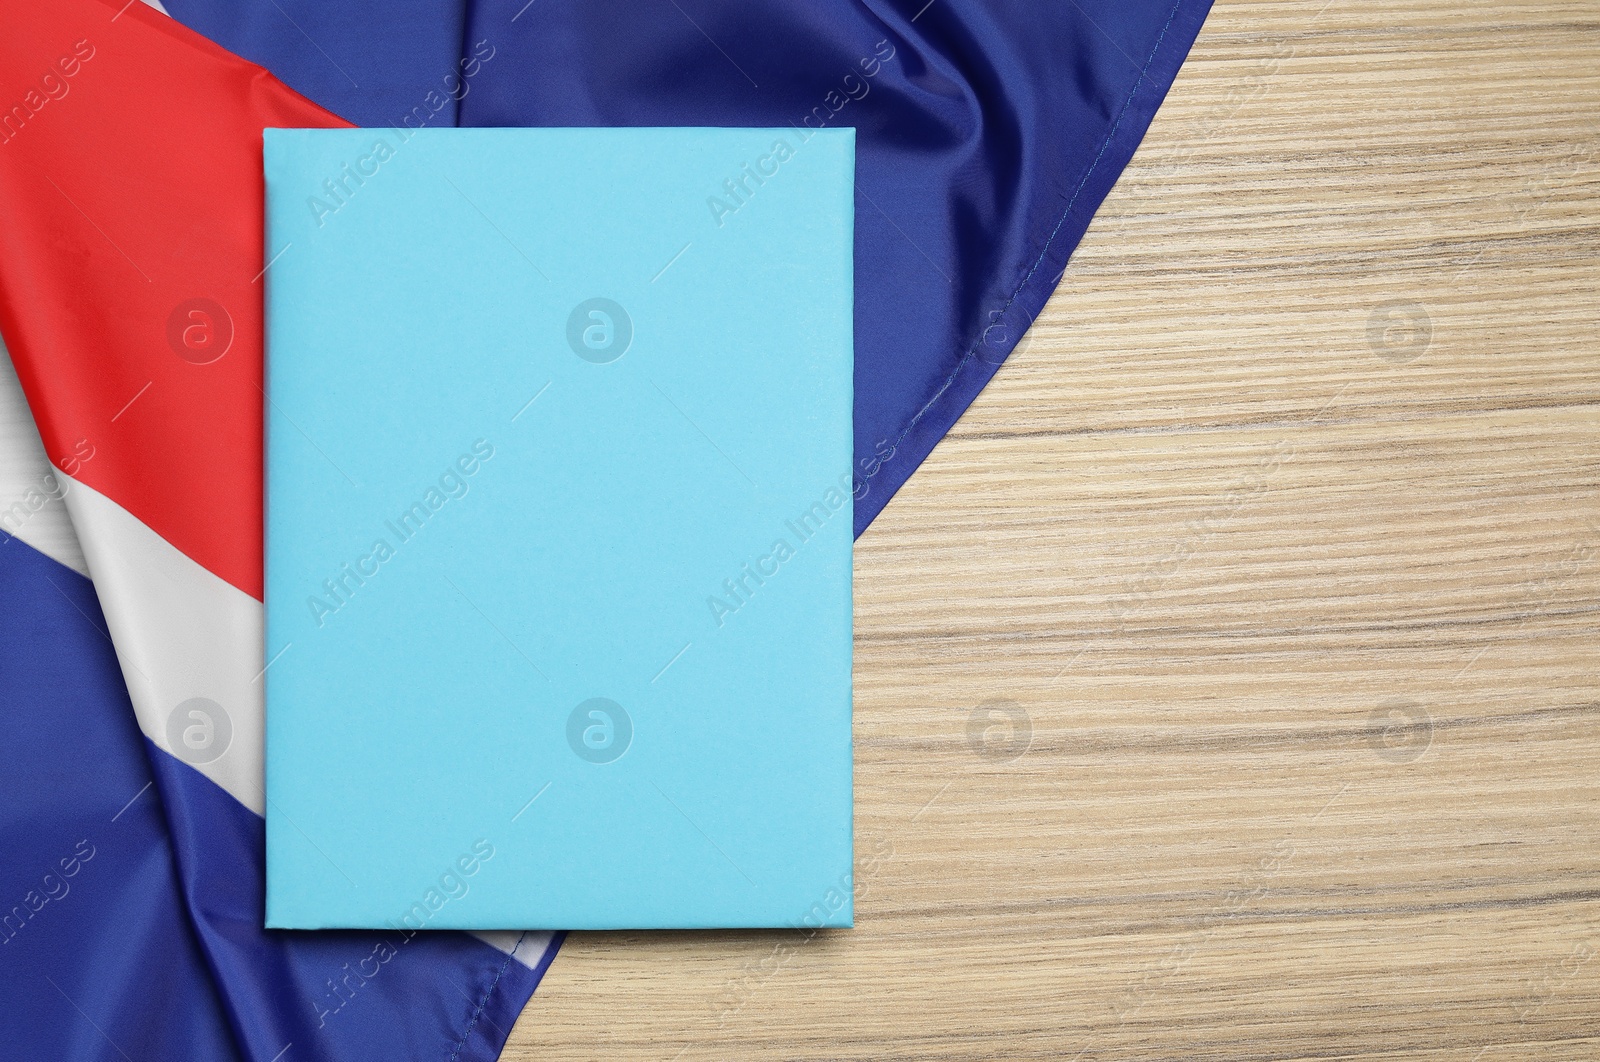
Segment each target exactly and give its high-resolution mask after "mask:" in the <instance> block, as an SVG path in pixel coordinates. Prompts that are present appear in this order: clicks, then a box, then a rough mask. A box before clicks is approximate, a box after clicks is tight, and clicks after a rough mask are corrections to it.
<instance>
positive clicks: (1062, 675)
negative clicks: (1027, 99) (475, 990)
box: [506, 0, 1600, 1062]
mask: <svg viewBox="0 0 1600 1062" xmlns="http://www.w3.org/2000/svg"><path fill="white" fill-rule="evenodd" d="M1319 8H1320V11H1319ZM1597 126H1600V4H1597V3H1595V2H1593V0H1589V2H1583V3H1577V2H1574V3H1553V2H1526V3H1488V4H1468V5H1463V4H1460V3H1444V2H1442V0H1437V2H1436V0H1426V2H1422V0H1405V2H1400V3H1380V2H1377V0H1331V2H1330V3H1328V4H1327V5H1326V6H1323V5H1322V4H1321V2H1320V0H1317V2H1314V3H1311V4H1294V3H1279V2H1270V0H1262V2H1253V3H1245V2H1237V0H1221V2H1219V3H1218V4H1217V6H1216V8H1215V10H1214V11H1213V13H1212V15H1211V18H1210V21H1209V22H1208V24H1207V26H1206V28H1205V30H1204V32H1203V33H1202V35H1201V37H1200V40H1199V42H1198V44H1197V46H1196V48H1195V50H1194V53H1193V57H1192V58H1191V60H1190V62H1189V64H1188V66H1187V67H1186V68H1185V69H1184V71H1183V73H1182V75H1181V76H1180V77H1179V79H1178V82H1177V85H1176V87H1175V88H1174V90H1173V92H1172V94H1171V96H1170V97H1169V98H1168V100H1167V102H1166V104H1165V106H1164V107H1163V109H1162V111H1161V113H1160V115H1159V116H1158V118H1157V120H1156V122H1155V124H1154V126H1153V128H1152V129H1151V131H1150V134H1149V136H1148V137H1147V139H1146V141H1145V144H1144V146H1143V147H1142V148H1141V149H1140V151H1139V154H1138V156H1137V157H1136V158H1135V159H1134V161H1133V164H1132V165H1131V166H1130V167H1129V169H1128V170H1127V172H1126V174H1125V175H1124V177H1123V179H1122V181H1121V183H1120V184H1119V185H1118V187H1117V188H1116V190H1115V191H1114V192H1113V193H1112V195H1111V197H1110V198H1109V199H1108V200H1107V202H1106V204H1105V206H1104V208H1103V209H1102V210H1101V212H1100V215H1099V217H1098V218H1097V220H1096V221H1095V223H1094V226H1093V228H1092V229H1091V230H1090V232H1089V235H1088V237H1087V238H1086V239H1085V240H1084V242H1083V244H1082V246H1081V247H1080V248H1079V250H1078V252H1077V254H1076V256H1075V257H1074V258H1073V261H1072V264H1071V267H1070V268H1069V269H1068V271H1067V273H1066V276H1065V278H1064V280H1063V282H1062V284H1061V287H1060V289H1059V290H1058V292H1057V294H1056V296H1055V299H1054V300H1053V301H1052V302H1051V304H1050V306H1049V308H1048V310H1047V312H1046V313H1045V314H1044V315H1043V316H1042V317H1041V318H1040V320H1039V322H1038V323H1037V325H1036V326H1035V328H1034V330H1033V331H1032V332H1031V333H1030V335H1029V336H1028V338H1027V339H1026V340H1025V341H1024V343H1023V344H1022V346H1021V347H1020V348H1019V350H1018V351H1017V353H1016V354H1015V355H1013V357H1012V358H1011V359H1010V361H1009V362H1008V363H1007V364H1006V366H1005V367H1004V368H1003V369H1002V370H1001V372H1000V374H999V375H998V377H997V378H996V379H995V381H994V382H993V384H992V385H991V386H990V387H989V388H988V390H987V391H986V392H985V393H984V394H983V395H982V397H981V398H980V399H979V400H978V402H977V403H976V404H975V405H974V406H973V408H972V409H971V411H970V412H969V413H968V414H967V415H966V416H965V417H964V418H963V419H962V421H961V422H960V423H959V424H958V425H957V427H956V429H955V430H954V431H953V432H952V433H951V434H950V436H949V438H948V439H947V440H946V441H945V442H944V443H943V444H941V445H940V446H939V448H938V450H937V451H936V452H935V453H934V455H933V456H932V458H931V459H930V460H929V461H928V462H927V464H926V465H925V466H924V467H923V468H922V469H921V471H919V472H918V473H917V474H916V476H915V477H913V479H912V481H911V483H910V484H909V485H908V486H907V487H906V488H905V489H904V490H903V491H902V492H901V493H900V495H899V496H898V497H897V498H896V499H895V501H894V502H893V503H892V504H891V505H890V506H889V508H888V510H887V511H886V512H885V513H884V514H883V516H882V517H880V518H879V520H878V521H877V523H876V524H875V525H874V526H873V527H872V528H871V529H870V530H869V531H868V533H867V534H866V535H865V536H864V537H863V538H862V539H861V540H860V542H859V544H858V551H857V555H856V578H857V583H856V607H857V619H856V651H857V658H856V671H855V688H856V714H855V739H856V800H857V812H856V816H857V817H856V824H857V826H856V828H857V838H858V839H857V849H858V856H859V860H860V861H859V863H858V880H857V918H858V921H857V926H858V928H856V929H855V930H853V931H849V932H839V933H832V934H827V935H818V936H815V937H812V938H809V939H807V938H805V937H804V936H802V935H801V934H799V933H797V932H782V933H779V932H774V933H731V932H730V933H666V934H644V933H616V934H574V935H573V936H572V937H570V938H569V940H568V943H567V945H566V947H565V949H564V950H563V951H562V953H561V955H560V957H559V958H558V959H557V960H556V962H555V964H554V965H553V966H552V967H551V969H550V972H549V974H548V976H547V977H546V979H545V982H544V985H543V986H542V987H541V988H540V990H539V992H538V994H537V995H536V996H535V997H534V999H533V1002H532V1003H531V1004H530V1005H529V1007H528V1008H527V1010H526V1011H525V1013H524V1015H523V1017H522V1019H521V1021H520V1022H519V1023H518V1025H517V1027H516V1029H515V1030H514V1031H513V1034H512V1038H511V1046H510V1047H509V1049H508V1051H507V1054H506V1057H507V1058H508V1059H510V1060H514V1062H515V1060H533V1059H540V1060H558V1059H584V1060H590V1059H627V1060H646V1059H648V1060H660V1062H674V1060H682V1062H694V1060H701V1059H905V1060H910V1059H980V1058H982V1059H987V1058H1008V1059H1063V1058H1084V1059H1091V1058H1092V1059H1110V1058H1117V1059H1157V1058H1207V1059H1210V1058H1215V1059H1269V1058H1270V1059H1312V1058H1316V1059H1324V1058H1380V1057H1381V1058H1396V1057H1399V1058H1417V1059H1455V1060H1461V1062H1477V1060H1480V1059H1481V1060H1482V1062H1500V1060H1503V1059H1517V1058H1547V1059H1578V1058H1600V961H1597V960H1600V954H1597V953H1600V843H1597V842H1600V781H1597V777H1596V772H1597V768H1600V677H1597V673H1596V649H1597V646H1600V640H1597V635H1600V494H1597V482H1600V475H1597V473H1600V469H1597V454H1600V340H1597V334H1600V295H1597V291H1600V256H1597V243H1600V173H1597V163H1600V136H1597V133H1596V129H1597ZM986 723H987V724H988V725H987V727H986V726H985V724H986Z"/></svg>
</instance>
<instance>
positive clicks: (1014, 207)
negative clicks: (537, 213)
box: [167, 0, 1210, 534]
mask: <svg viewBox="0 0 1600 1062" xmlns="http://www.w3.org/2000/svg"><path fill="white" fill-rule="evenodd" d="M167 7H168V9H169V10H170V11H171V12H172V13H173V14H174V15H175V16H177V17H178V18H180V19H182V20H184V21H186V22H187V23H188V24H189V25H191V26H192V27H194V28H195V29H198V30H199V31H200V32H202V33H205V34H207V35H208V36H211V37H212V38H213V39H214V40H216V41H218V42H219V43H221V44H223V45H224V46H226V47H228V48H230V49H232V50H234V51H236V52H239V53H240V54H242V55H244V56H246V57H247V58H250V59H253V60H255V61H256V62H259V63H261V64H262V65H264V66H266V67H268V68H269V69H271V70H272V71H273V72H274V73H275V74H277V75H278V76H279V77H280V78H282V79H283V80H284V81H286V82H288V83H289V84H290V85H292V86H294V87H295V88H298V89H299V90H300V91H302V92H304V93H306V94H307V95H309V96H310V97H311V98H312V99H313V100H315V101H316V102H318V103H320V104H322V105H323V106H325V107H327V108H329V109H330V110H333V111H335V112H336V113H338V114H340V115H343V116H344V117H345V118H348V119H349V120H351V121H354V122H357V123H359V124H364V125H400V124H404V125H418V124H429V125H445V124H451V123H452V122H453V123H457V124H461V125H534V126H550V125H606V126H630V125H634V126H648V125H713V126H776V127H789V128H792V129H793V130H794V134H793V136H794V143H795V144H796V145H798V144H799V143H800V142H802V141H803V138H804V137H805V136H806V135H807V130H808V129H815V128H819V127H837V126H845V125H848V126H854V127H855V128H856V130H857V134H856V135H857V140H856V143H857V168H858V176H857V201H856V218H857V223H856V303H855V341H856V370H855V373H856V379H855V385H856V386H855V451H856V453H855V456H856V468H855V476H856V486H855V498H856V500H855V530H856V533H857V534H860V533H861V532H862V531H863V530H864V529H865V528H866V527H867V525H868V524H869V523H871V522H872V519H873V518H874V517H875V516H876V515H877V514H878V512H879V511H881V510H882V508H883V506H884V505H885V503H887V502H888V500H889V499H890V498H891V497H892V496H893V495H894V493H895V492H896V491H897V490H898V489H899V488H900V486H901V485H902V484H903V483H904V482H905V481H906V479H907V478H908V477H909V476H910V475H911V473H912V472H913V471H914V470H915V469H916V467H917V466H918V465H919V464H920V463H921V462H922V460H923V459H924V458H925V457H926V456H927V455H928V454H929V452H931V451H932V449H933V447H934V446H935V445H936V444H937V443H938V441H939V440H940V439H941V438H942V437H943V436H944V434H945V432H947V431H948V430H949V429H950V427H951V426H952V425H953V424H954V423H955V422H956V420H957V418H959V417H960V415H961V413H962V412H963V411H964V410H965V409H966V408H967V406H968V404H970V403H971V401H972V400H973V399H974V398H975V397H976V396H977V395H978V393H979V392H980V391H981V390H982V389H983V387H984V385H985V384H987V383H988V381H989V379H990V378H991V377H992V376H993V375H994V373H995V371H996V370H997V369H998V367H999V366H1000V364H1001V363H1002V362H1004V360H1005V359H1006V357H1007V356H1008V355H1009V354H1010V353H1011V351H1012V349H1013V348H1014V347H1015V345H1016V344H1017V342H1018V341H1019V340H1020V339H1021V338H1022V336H1023V334H1024V333H1025V332H1026V330H1027V328H1028V326H1029V325H1030V324H1031V323H1032V322H1033V319H1034V318H1035V317H1036V316H1037V315H1038V313H1039V311H1040V310H1041V309H1042V308H1043V306H1044V303H1045V301H1046V300H1047V299H1048V298H1049V297H1050V294H1051V292H1052V291H1053V290H1054V289H1055V287H1056V284H1057V282H1058V280H1059V279H1060V277H1061V275H1062V273H1063V271H1064V270H1065V268H1066V264H1067V259H1068V257H1069V255H1070V254H1071V252H1072V250H1073V248H1075V247H1076V246H1077V244H1078V241H1079V240H1080V239H1081V238H1082V236H1083V233H1084V231H1085V230H1086V229H1087V227H1088V225H1089V222H1090V219H1091V218H1092V217H1093V215H1094V212H1095V210H1096V209H1097V208H1098V207H1099V205H1100V203H1101V201H1102V200H1103V199H1104V198H1105V196H1106V194H1107V193H1108V192H1109V191H1110V190H1111V187H1112V186H1113V185H1114V184H1115V183H1116V180H1117V177H1118V176H1119V175H1120V174H1121V172H1122V170H1123V168H1124V167H1125V166H1126V164H1127V162H1128V160H1129V159H1130V158H1131V157H1132V156H1133V153H1134V150H1135V149H1136V148H1137V147H1138V144H1139V141H1140V139H1141V138H1142V137H1143V135H1144V133H1145V130H1146V128H1147V127H1148V126H1149V123H1150V121H1151V119H1152V118H1153V117H1154V115H1155V112H1156V109H1157V107H1158V106H1159V105H1160V103H1161V101H1162V99H1163V98H1164V97H1165V95H1166V92H1167V90H1168V88H1169V87H1170V86H1171V84H1172V80H1173V78H1174V77H1175V76H1176V74H1177V72H1178V69H1179V67H1180V66H1181V65H1182V63H1183V60H1184V58H1185V56H1186V55H1187V54H1188V51H1189V47H1190V45H1191V44H1192V43H1193V41H1194V38H1195V35H1196V34H1197V33H1198V32H1199V30H1200V26H1201V24H1202V22H1203V21H1204V19H1205V16H1206V12H1207V10H1208V9H1209V7H1210V0H1068V2H1067V3H1057V4H1043V3H1038V2H1035V0H904V2H894V3H890V2H886V0H871V2H863V0H768V2H764V3H760V4H751V3H743V2H738V0H645V2H640V0H405V2H400V3H393V2H387V3H378V2H376V0H359V2H351V3H342V4H328V3H324V2H320V0H167ZM649 164H650V163H649V159H647V158H641V159H639V165H640V166H641V167H647V166H649ZM766 168H770V165H769V166H768V167H766ZM781 179H782V176H781V170H780V171H778V172H775V173H767V172H764V167H763V165H762V162H761V160H760V159H759V158H757V159H751V160H750V171H749V172H746V171H743V170H741V171H740V172H735V173H730V174H728V178H727V182H728V183H727V184H725V185H723V186H718V187H713V188H708V189H706V198H707V209H708V210H709V211H711V212H712V213H713V215H714V216H718V217H720V218H726V217H727V216H729V215H730V214H735V213H737V211H738V210H740V209H744V208H745V207H746V206H747V205H748V204H750V203H752V202H755V201H757V200H759V197H760V190H761V186H762V183H763V182H765V181H768V180H781Z"/></svg>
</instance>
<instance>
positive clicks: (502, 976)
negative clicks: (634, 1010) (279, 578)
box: [0, 0, 558, 1062]
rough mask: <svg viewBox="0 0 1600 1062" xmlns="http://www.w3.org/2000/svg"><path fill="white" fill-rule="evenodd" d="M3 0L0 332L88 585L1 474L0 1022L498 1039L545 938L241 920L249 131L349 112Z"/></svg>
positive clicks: (65, 1038) (242, 1047) (122, 20)
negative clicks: (0, 807) (8, 491)
mask: <svg viewBox="0 0 1600 1062" xmlns="http://www.w3.org/2000/svg"><path fill="white" fill-rule="evenodd" d="M4 3H5V9H6V10H5V25H6V33H5V34H4V35H3V36H0V74H3V76H4V78H5V81H4V91H5V92H6V93H7V95H6V96H4V97H0V100H3V102H0V106H3V107H5V108H6V109H5V110H4V111H0V215H3V216H4V217H5V224H4V226H0V332H3V334H4V336H5V337H6V341H7V344H8V345H9V347H10V353H11V355H12V358H13V359H14V360H15V363H16V367H17V374H18V376H19V378H20V381H21V384H22V388H23V390H24V391H25V392H26V394H27V399H28V403H29V405H30V407H31V410H32V413H33V417H34V419H35V420H36V421H37V424H38V427H39V433H40V435H41V436H42V440H43V447H44V450H45V452H46V454H47V455H48V460H49V466H48V467H47V469H46V470H45V471H44V472H39V473H37V477H38V487H39V490H40V492H42V494H43V495H44V498H45V500H44V502H43V503H41V505H40V509H41V510H42V509H43V508H44V506H45V505H48V504H51V503H53V501H54V499H55V498H57V497H59V498H61V499H62V500H64V504H65V507H66V509H67V511H68V512H69V513H70V515H71V519H72V524H73V526H74V527H75V529H76V532H77V537H78V539H79V540H80V541H81V543H82V548H83V555H84V558H85V561H86V567H87V570H88V571H89V573H90V574H92V576H93V579H94V585H93V591H94V592H95V594H94V598H91V596H90V585H89V583H88V581H87V580H86V579H84V578H83V576H82V575H80V574H78V573H77V572H74V571H73V570H72V569H71V568H70V567H67V566H64V565H62V564H61V563H59V562H57V561H54V560H51V559H50V558H48V557H46V556H44V555H43V554H41V553H39V552H36V551H34V550H33V549H32V548H31V547H29V546H27V545H26V544H24V543H23V542H22V541H20V540H18V539H16V538H15V537H14V536H13V534H12V533H11V531H12V529H13V528H14V529H16V530H18V531H25V530H26V526H25V525H27V524H28V522H29V521H28V520H27V519H23V518H24V517H31V516H33V515H34V512H33V508H32V506H33V502H32V500H31V496H29V495H26V494H25V495H24V498H23V500H22V503H21V504H22V508H21V510H18V511H16V512H15V513H13V514H12V518H11V519H9V520H8V522H7V532H6V535H5V538H4V539H3V540H0V589H3V592H4V595H5V599H6V600H5V604H4V606H3V607H0V613H3V614H4V617H5V619H4V623H5V625H6V626H5V628H4V630H3V634H4V638H3V640H0V689H3V693H4V695H5V696H4V701H3V705H4V707H3V710H4V711H5V713H6V716H7V721H8V722H9V723H11V724H12V731H11V733H13V734H17V735H23V734H26V735H28V738H29V740H30V741H31V742H32V744H31V745H30V744H29V743H28V742H27V741H21V740H16V741H10V742H7V743H6V751H5V757H6V770H5V771H4V772H3V773H0V787H3V788H4V791H5V793H6V802H5V808H6V814H5V817H4V819H3V820H0V821H3V823H4V830H5V835H4V838H3V844H4V846H5V849H6V852H7V862H6V875H7V880H6V888H7V890H8V892H7V895H6V897H5V899H4V900H3V901H0V904H4V905H5V906H4V907H3V908H0V969H3V970H4V975H3V976H0V1001H3V1003H4V1004H5V1005H4V1006H0V1013H4V1014H5V1018H4V1019H0V1020H3V1021H4V1022H5V1023H6V1024H7V1025H10V1026H13V1027H12V1028H8V1029H6V1030H5V1032H4V1033H0V1041H3V1042H4V1043H5V1044H6V1051H7V1052H14V1053H15V1057H20V1058H29V1059H34V1058H38V1059H47V1058H48V1059H77V1058H84V1059H89V1058H104V1057H117V1056H118V1054H128V1055H133V1054H137V1055H140V1056H142V1057H150V1056H157V1055H159V1056H163V1057H184V1058H207V1059H210V1058H239V1059H248V1060H252V1062H256V1060H259V1062H273V1060H278V1062H296V1060H301V1059H367V1058H384V1059H388V1058H408V1059H409V1058H416V1059H435V1058H436V1059H441V1060H443V1059H450V1060H456V1059H492V1058H494V1057H496V1056H497V1055H498V1054H499V1051H500V1048H501V1046H502V1044H503V1042H504V1039H505V1036H506V1035H507V1033H508V1032H509V1030H510V1027H511V1024H512V1023H513V1022H514V1021H515V1019H516V1016H517V1014H518V1013H519V1012H520V1010H521V1008H522V1006H523V1004H524V1003H525V1002H526V1001H527V999H528V997H529V996H530V995H531V993H532V991H533V989H534V987H535V986H536V985H537V983H538V979H539V977H540V976H541V974H542V972H543V970H544V968H545V967H546V966H547V965H548V963H549V961H550V958H551V957H552V956H553V954H554V949H555V947H556V945H557V943H558V942H557V940H556V939H555V938H554V937H553V936H552V934H550V933H547V932H538V933H526V934H517V933H511V934H486V935H481V936H472V935H467V934H459V933H417V932H415V931H411V930H407V929H405V928H403V927H402V928H398V929H396V930H395V931H393V932H375V933H319V934H295V933H283V932H267V931H266V930H264V929H263V928H262V925H263V913H262V911H263V905H262V882H263V864H264V857H265V838H264V826H263V821H262V812H263V810H264V807H265V796H264V793H263V788H262V780H263V768H262V756H261V749H262V738H261V734H262V725H263V719H262V697H261V678H262V674H263V671H264V668H265V667H266V666H267V664H268V663H270V661H269V660H268V659H266V658H265V657H264V654H263V649H262V644H261V632H262V616H261V593H262V591H261V586H262V572H261V564H262V559H261V557H262V554H261V437H262V404H263V400H262V391H261V389H260V388H261V371H262V364H261V294H260V279H261V274H262V266H263V264H264V257H263V250H262V181H261V129H262V128H263V126H266V125H282V126H334V125H341V124H344V123H342V122H341V121H340V120H339V119H338V118H336V117H334V116H333V115H332V114H330V113H328V112H326V111H324V110H322V109H321V108H319V107H317V106H315V105H314V104H312V103H310V102H308V101H306V100H305V99H303V98H301V97H300V96H298V95H297V94H296V93H294V92H293V91H291V90H289V89H287V88H286V87H284V86H283V85H282V84H281V83H279V82H277V81H276V80H275V79H274V78H272V77H271V76H270V75H268V74H267V73H266V72H265V71H262V70H261V69H259V68H258V67H255V66H253V65H251V64H249V63H247V62H245V61H243V60H241V59H239V58H238V57H236V56H233V55H231V54H229V53H227V52H225V51H224V50H223V49H221V48H219V47H217V46H216V45H214V44H211V43H210V42H207V41H205V40H204V39H202V38H200V37H199V36H198V35H196V34H195V33H193V32H192V31H190V30H188V29H186V28H184V27H183V26H181V25H179V24H178V23H176V22H173V21H172V20H170V19H168V18H167V17H166V16H164V15H162V14H159V13H158V12H155V11H153V10H151V9H149V8H146V7H145V6H143V5H140V4H132V5H129V6H122V5H121V4H120V3H117V4H113V3H105V2H101V0H53V2H52V3H50V4H34V3H23V2H18V0H4ZM13 101H14V102H13ZM284 430H293V429H292V427H290V426H288V425H285V426H284ZM12 478H15V477H14V476H13V477H12ZM8 513H11V511H10V510H8ZM19 519H21V523H20V524H19V523H17V521H18V520H19ZM96 603H97V604H98V608H96V607H93V606H95V604H96ZM74 617H76V621H75V622H72V621H73V620H74ZM113 645H114V648H115V656H116V659H117V668H116V670H117V671H120V680H118V676H117V675H116V673H115V672H114V671H113V670H112V665H111V660H110V657H109V656H108V655H107V653H108V652H109V651H110V647H111V646H113ZM69 676H70V677H69ZM130 722H131V723H132V724H135V725H136V729H130ZM146 783H148V784H146ZM326 854H327V857H328V858H329V860H330V862H332V863H334V864H335V865H337V863H338V857H339V853H337V852H328V853H326ZM441 870H442V871H443V870H448V868H441ZM96 897H98V899H96ZM418 899H419V901H420V902H430V901H429V900H428V898H427V897H426V896H419V898H418ZM102 904H103V906H102ZM113 916H115V917H113ZM397 917H398V912H397Z"/></svg>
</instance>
